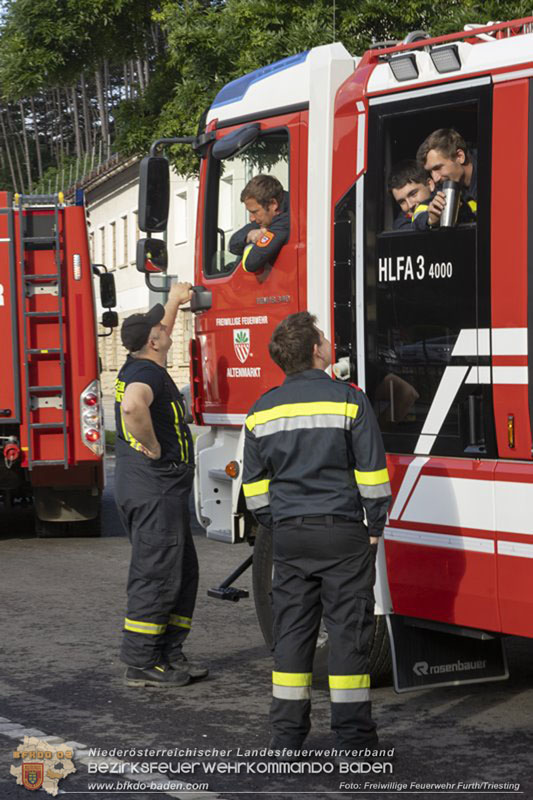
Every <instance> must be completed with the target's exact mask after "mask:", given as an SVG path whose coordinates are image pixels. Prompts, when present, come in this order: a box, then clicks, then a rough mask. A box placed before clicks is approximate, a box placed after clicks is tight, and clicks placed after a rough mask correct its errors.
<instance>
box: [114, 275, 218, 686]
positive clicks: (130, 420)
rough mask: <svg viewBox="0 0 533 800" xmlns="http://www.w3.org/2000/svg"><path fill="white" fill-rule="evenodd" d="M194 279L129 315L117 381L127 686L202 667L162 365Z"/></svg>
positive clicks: (179, 676)
mask: <svg viewBox="0 0 533 800" xmlns="http://www.w3.org/2000/svg"><path fill="white" fill-rule="evenodd" d="M190 297H191V285H190V284H189V283H178V284H175V285H174V286H172V288H171V290H170V295H169V299H168V302H167V304H166V307H165V308H163V306H162V305H160V304H157V305H156V306H154V308H152V309H151V310H150V311H149V312H148V313H146V314H132V315H131V316H129V317H127V319H125V320H124V322H123V324H122V329H121V336H122V343H123V344H124V347H125V348H126V349H127V350H128V352H129V355H128V357H127V359H126V362H125V364H124V365H123V366H122V368H121V370H120V372H119V374H118V377H117V380H116V384H115V386H116V394H115V401H116V402H115V415H116V425H117V438H116V476H115V498H116V502H117V505H118V508H119V514H120V517H121V519H122V522H123V524H124V527H125V528H126V530H127V532H128V536H129V539H130V542H131V545H132V553H131V563H130V569H129V575H128V610H127V614H126V619H125V622H124V635H123V640H122V651H121V658H122V661H124V662H125V663H126V664H127V670H126V684H127V685H129V686H162V687H167V688H175V687H178V686H184V685H185V684H187V683H189V682H190V680H191V679H193V678H196V679H198V678H203V677H205V676H206V675H207V673H208V670H207V669H206V668H205V667H202V666H201V665H199V664H194V663H192V662H190V661H188V659H187V658H186V657H185V655H184V653H183V650H182V646H183V642H184V640H185V638H186V636H187V634H188V633H189V631H190V628H191V623H192V616H193V610H194V605H195V602H196V592H197V588H198V559H197V556H196V550H195V547H194V542H193V539H192V535H191V529H190V520H189V496H190V491H191V487H192V483H193V477H194V453H193V442H192V437H191V433H190V430H189V427H188V425H187V424H186V422H185V413H184V400H183V397H182V395H181V394H180V392H179V390H178V387H177V386H176V384H175V383H174V381H173V380H172V378H171V377H170V375H169V374H168V372H167V370H166V369H165V363H166V357H167V353H168V351H169V349H170V347H171V345H172V339H171V338H170V334H171V332H172V329H173V327H174V322H175V320H176V314H177V311H178V307H179V306H180V305H183V304H184V303H187V302H188V301H189V300H190Z"/></svg>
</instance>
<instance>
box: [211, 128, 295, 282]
mask: <svg viewBox="0 0 533 800" xmlns="http://www.w3.org/2000/svg"><path fill="white" fill-rule="evenodd" d="M259 174H267V175H272V176H273V177H275V178H277V179H278V180H279V181H280V183H281V184H282V186H283V188H284V190H285V192H287V193H288V192H289V188H290V187H289V134H288V131H287V130H286V129H278V130H274V131H272V132H269V133H267V134H262V135H261V134H260V135H259V136H258V137H257V138H256V139H255V141H253V142H252V143H251V144H250V145H248V146H247V147H246V149H245V150H244V151H242V152H241V153H238V154H237V155H235V156H233V157H230V158H225V159H223V160H219V159H216V158H213V157H210V162H209V175H208V188H209V202H208V206H207V209H208V210H207V220H206V237H205V243H206V244H205V247H206V249H205V257H204V274H205V276H206V277H207V278H218V277H222V276H225V275H229V274H230V273H231V272H233V271H234V270H235V269H236V267H237V266H238V264H239V263H240V260H241V257H240V255H236V254H235V253H232V252H231V251H230V249H229V244H230V240H231V237H232V236H233V234H234V233H236V232H237V231H239V230H240V229H241V228H243V227H244V226H245V225H247V224H248V223H249V222H250V219H249V214H248V212H247V211H246V208H245V206H244V203H241V200H240V197H241V192H242V190H243V189H244V187H245V186H246V184H247V183H248V181H249V180H251V178H253V177H254V176H255V175H259Z"/></svg>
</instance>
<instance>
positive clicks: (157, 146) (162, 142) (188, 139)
mask: <svg viewBox="0 0 533 800" xmlns="http://www.w3.org/2000/svg"><path fill="white" fill-rule="evenodd" d="M195 141H196V136H175V137H174V138H172V139H156V140H155V142H152V146H151V147H150V155H151V156H156V155H157V151H158V150H162V149H163V147H165V146H166V145H169V144H192V143H193V142H195Z"/></svg>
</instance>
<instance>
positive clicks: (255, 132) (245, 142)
mask: <svg viewBox="0 0 533 800" xmlns="http://www.w3.org/2000/svg"><path fill="white" fill-rule="evenodd" d="M258 136H259V125H257V124H256V125H246V126H245V127H243V128H237V130H236V131H233V132H232V133H228V134H227V135H226V136H222V138H221V139H217V141H216V142H215V144H214V145H213V149H212V150H211V155H212V156H213V158H216V159H218V160H219V161H222V160H223V159H225V158H232V157H233V156H237V155H239V153H242V152H243V150H246V148H247V147H248V146H249V145H251V144H252V142H255V140H256V139H257V137H258Z"/></svg>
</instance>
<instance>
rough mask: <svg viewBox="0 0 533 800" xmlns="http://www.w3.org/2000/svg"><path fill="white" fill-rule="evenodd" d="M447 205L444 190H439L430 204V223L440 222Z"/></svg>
mask: <svg viewBox="0 0 533 800" xmlns="http://www.w3.org/2000/svg"><path fill="white" fill-rule="evenodd" d="M445 205H446V197H445V195H444V192H437V194H436V195H435V197H434V198H433V200H432V201H431V203H430V204H429V206H428V221H429V224H430V225H436V224H437V222H440V218H441V214H442V212H443V211H444V207H445Z"/></svg>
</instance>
